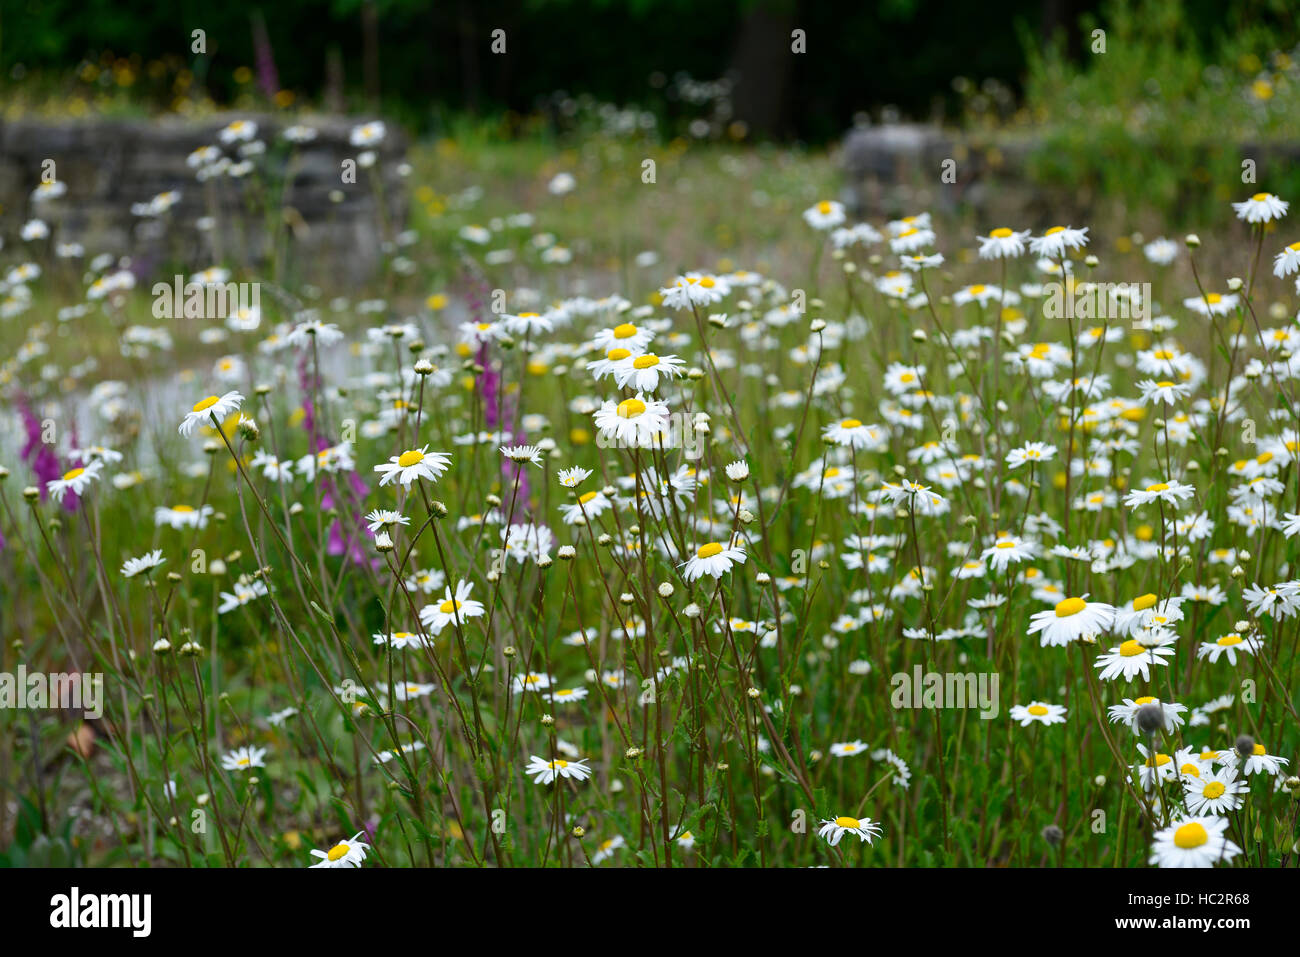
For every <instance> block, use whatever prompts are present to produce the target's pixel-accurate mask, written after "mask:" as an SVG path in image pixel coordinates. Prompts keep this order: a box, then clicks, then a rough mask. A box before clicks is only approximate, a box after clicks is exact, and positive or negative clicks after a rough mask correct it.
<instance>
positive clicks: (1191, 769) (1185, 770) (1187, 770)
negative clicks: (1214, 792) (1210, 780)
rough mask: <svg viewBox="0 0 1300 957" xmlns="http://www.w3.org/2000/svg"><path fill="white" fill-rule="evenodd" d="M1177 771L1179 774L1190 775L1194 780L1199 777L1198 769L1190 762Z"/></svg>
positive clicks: (1199, 771) (1199, 770)
mask: <svg viewBox="0 0 1300 957" xmlns="http://www.w3.org/2000/svg"><path fill="white" fill-rule="evenodd" d="M1178 771H1179V773H1181V774H1190V775H1191V776H1192V777H1194V778H1199V777H1200V776H1201V769H1200V768H1198V767H1197V766H1196V765H1194V764H1192V763H1191V762H1190V761H1189V762H1188V763H1187V764H1184V765H1183V766H1182V767H1181V768H1179V769H1178ZM1207 790H1208V789H1207Z"/></svg>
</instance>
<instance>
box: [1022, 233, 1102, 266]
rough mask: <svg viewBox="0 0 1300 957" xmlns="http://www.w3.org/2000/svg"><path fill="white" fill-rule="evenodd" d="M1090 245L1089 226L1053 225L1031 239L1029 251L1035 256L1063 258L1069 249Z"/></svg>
mask: <svg viewBox="0 0 1300 957" xmlns="http://www.w3.org/2000/svg"><path fill="white" fill-rule="evenodd" d="M1086 245H1088V227H1087V226H1085V227H1083V228H1082V229H1075V228H1074V227H1073V226H1053V227H1052V228H1051V229H1049V230H1047V232H1045V233H1043V235H1041V236H1037V237H1035V238H1033V239H1031V240H1029V251H1030V252H1031V253H1033V254H1034V255H1035V256H1045V257H1047V258H1048V259H1062V258H1064V256H1065V252H1066V250H1068V249H1082V248H1083V247H1084V246H1086Z"/></svg>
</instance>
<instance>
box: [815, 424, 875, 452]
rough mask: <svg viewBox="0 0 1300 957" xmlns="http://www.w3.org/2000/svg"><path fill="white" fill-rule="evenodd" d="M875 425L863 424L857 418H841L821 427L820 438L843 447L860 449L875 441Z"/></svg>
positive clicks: (872, 444)
mask: <svg viewBox="0 0 1300 957" xmlns="http://www.w3.org/2000/svg"><path fill="white" fill-rule="evenodd" d="M875 432H876V429H875V426H870V425H863V424H862V422H861V421H859V420H858V419H841V420H840V421H839V422H834V423H832V424H831V425H828V426H826V428H824V429H822V438H823V439H824V440H825V441H827V442H831V443H834V444H835V445H841V446H844V447H845V448H851V449H862V448H866V447H868V446H874V445H875V444H876V441H877V437H876V434H875Z"/></svg>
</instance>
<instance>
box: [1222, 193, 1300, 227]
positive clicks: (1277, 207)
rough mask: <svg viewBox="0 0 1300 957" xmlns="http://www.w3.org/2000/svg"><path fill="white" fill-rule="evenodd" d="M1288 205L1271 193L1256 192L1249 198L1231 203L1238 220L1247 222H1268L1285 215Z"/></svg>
mask: <svg viewBox="0 0 1300 957" xmlns="http://www.w3.org/2000/svg"><path fill="white" fill-rule="evenodd" d="M1290 205H1291V204H1290V203H1288V202H1287V201H1286V200H1284V199H1278V198H1277V197H1276V196H1274V195H1273V194H1272V193H1256V194H1255V195H1254V196H1252V197H1251V198H1250V199H1247V200H1243V201H1242V202H1240V203H1233V204H1232V208H1233V209H1235V210H1236V211H1237V218H1238V219H1240V220H1244V221H1245V222H1248V223H1268V222H1272V221H1273V220H1275V219H1281V218H1282V217H1283V216H1285V215H1286V211H1287V207H1289V206H1290Z"/></svg>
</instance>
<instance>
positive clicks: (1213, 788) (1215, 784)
mask: <svg viewBox="0 0 1300 957" xmlns="http://www.w3.org/2000/svg"><path fill="white" fill-rule="evenodd" d="M1226 790H1227V788H1225V787H1224V786H1223V784H1222V783H1221V782H1219V781H1211V782H1210V783H1209V784H1207V785H1205V790H1204V791H1202V792H1201V793H1202V794H1204V795H1205V796H1206V797H1207V798H1209V799H1210V800H1211V801H1213V800H1214V799H1215V798H1217V797H1222V796H1223V792H1224V791H1226Z"/></svg>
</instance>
